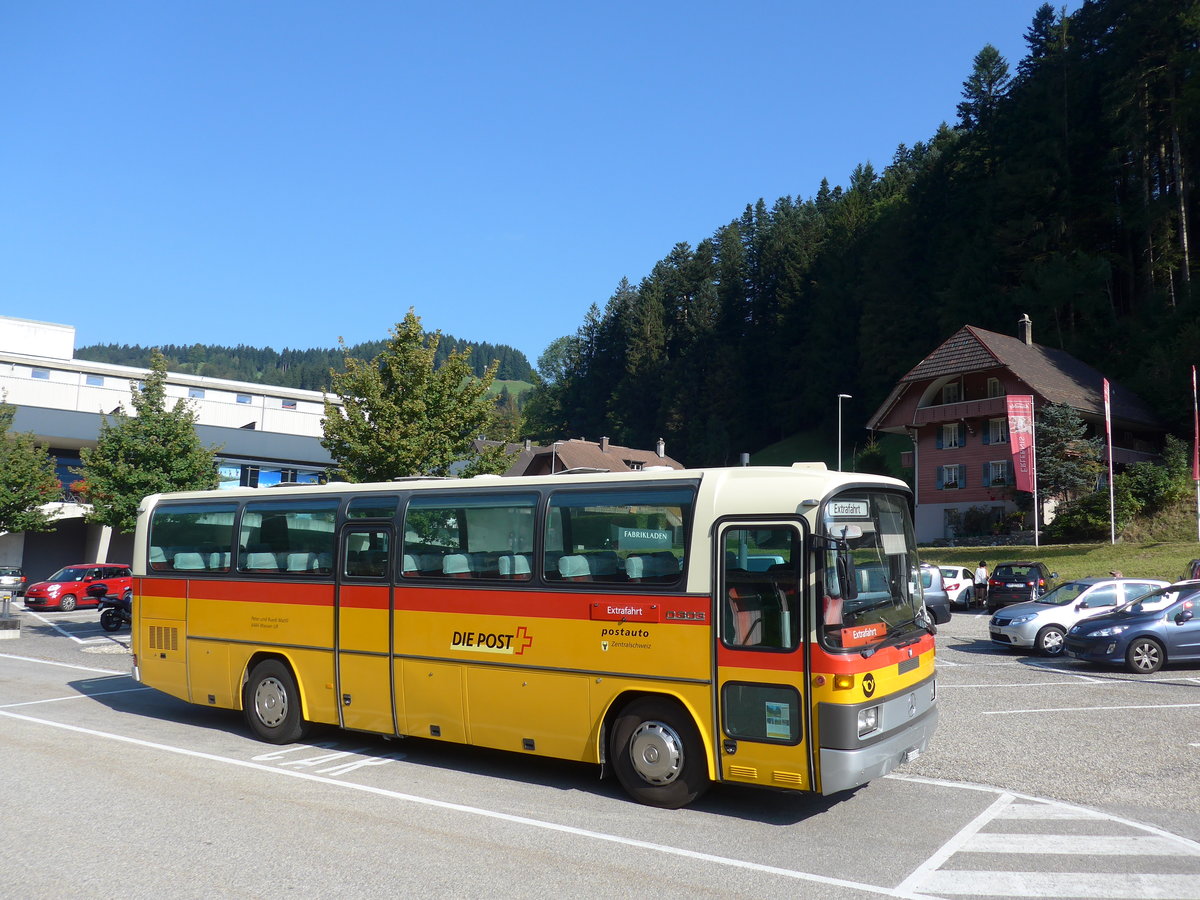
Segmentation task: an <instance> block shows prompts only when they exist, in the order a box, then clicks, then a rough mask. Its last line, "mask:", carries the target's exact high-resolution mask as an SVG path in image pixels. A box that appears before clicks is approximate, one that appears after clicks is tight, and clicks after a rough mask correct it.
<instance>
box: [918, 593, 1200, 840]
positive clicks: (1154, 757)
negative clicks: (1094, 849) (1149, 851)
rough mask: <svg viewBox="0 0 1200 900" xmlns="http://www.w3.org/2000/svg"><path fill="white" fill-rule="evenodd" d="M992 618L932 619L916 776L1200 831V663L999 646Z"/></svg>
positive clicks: (978, 614)
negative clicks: (934, 667) (1138, 668)
mask: <svg viewBox="0 0 1200 900" xmlns="http://www.w3.org/2000/svg"><path fill="white" fill-rule="evenodd" d="M987 621H988V616H987V615H986V614H985V613H983V612H982V611H970V612H962V611H958V610H956V611H955V612H954V615H953V618H952V619H951V621H950V622H948V623H947V624H945V625H941V626H939V629H938V637H937V643H938V668H939V674H938V685H939V701H940V706H941V723H940V725H939V728H938V733H937V734H936V735H935V738H934V744H935V746H934V747H933V748H931V750H930V752H929V753H927V754H925V756H923V757H921V758H920V759H918V760H916V761H914V762H913V763H911V764H910V765H908V766H906V767H905V771H906V772H909V773H912V774H919V775H922V776H926V777H930V778H936V779H946V780H950V781H956V782H973V783H978V784H986V785H993V786H998V787H1004V788H1007V789H1009V790H1012V791H1017V792H1021V793H1025V794H1031V795H1036V796H1040V797H1047V798H1052V799H1057V800H1063V801H1066V802H1071V803H1079V804H1083V805H1086V806H1090V807H1095V808H1099V809H1103V810H1105V811H1107V812H1111V813H1114V814H1117V815H1123V816H1128V817H1130V818H1133V819H1136V820H1137V821H1142V822H1147V823H1150V824H1155V825H1158V826H1159V827H1163V828H1167V829H1169V830H1171V831H1174V832H1175V833H1177V834H1181V835H1184V836H1187V837H1190V838H1192V839H1194V840H1195V839H1200V823H1198V822H1197V817H1196V814H1195V813H1196V810H1197V809H1200V779H1197V778H1196V776H1195V773H1196V772H1197V771H1200V727H1198V726H1200V666H1196V665H1194V664H1186V665H1178V664H1171V663H1168V664H1167V665H1166V666H1165V667H1164V668H1163V669H1162V670H1161V671H1159V672H1157V673H1155V674H1153V675H1135V674H1132V673H1130V672H1127V671H1124V670H1120V669H1115V668H1103V667H1099V666H1094V665H1091V664H1088V663H1083V662H1079V661H1077V660H1072V659H1069V658H1056V659H1046V658H1042V657H1038V656H1032V655H1028V654H1026V653H1024V652H1021V651H1017V650H1012V649H1009V648H1005V647H1001V646H998V645H995V644H993V643H992V642H991V640H990V638H989V637H988V628H987Z"/></svg>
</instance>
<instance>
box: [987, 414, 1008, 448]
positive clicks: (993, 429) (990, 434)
mask: <svg viewBox="0 0 1200 900" xmlns="http://www.w3.org/2000/svg"><path fill="white" fill-rule="evenodd" d="M987 442H988V443H989V444H1007V443H1008V419H988V430H987Z"/></svg>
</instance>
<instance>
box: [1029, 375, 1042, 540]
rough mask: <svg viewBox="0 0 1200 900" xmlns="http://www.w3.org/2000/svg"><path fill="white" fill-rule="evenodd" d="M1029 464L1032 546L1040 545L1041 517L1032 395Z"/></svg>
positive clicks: (1031, 398) (1035, 422)
mask: <svg viewBox="0 0 1200 900" xmlns="http://www.w3.org/2000/svg"><path fill="white" fill-rule="evenodd" d="M1029 437H1030V444H1029V466H1030V468H1031V469H1032V470H1033V546H1035V547H1040V546H1041V543H1040V539H1039V537H1038V535H1039V533H1040V532H1039V530H1038V520H1039V519H1040V518H1041V515H1039V513H1040V512H1041V510H1040V507H1041V504H1040V503H1039V502H1038V485H1037V417H1036V416H1035V415H1034V410H1033V397H1032V396H1031V397H1030V398H1029Z"/></svg>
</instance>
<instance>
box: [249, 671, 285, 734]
mask: <svg viewBox="0 0 1200 900" xmlns="http://www.w3.org/2000/svg"><path fill="white" fill-rule="evenodd" d="M254 712H255V714H256V715H257V716H258V720H259V721H260V722H262V723H263V724H264V725H266V726H267V727H268V728H275V727H276V726H278V725H279V724H280V723H281V722H282V721H283V720H284V719H286V718H287V713H288V699H287V691H285V690H284V689H283V684H282V683H281V682H280V681H279V679H278V678H264V679H263V680H262V681H260V682H259V683H258V687H256V688H255V689H254Z"/></svg>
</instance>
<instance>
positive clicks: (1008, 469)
mask: <svg viewBox="0 0 1200 900" xmlns="http://www.w3.org/2000/svg"><path fill="white" fill-rule="evenodd" d="M1004 483H1005V484H1015V483H1016V482H1015V481H1014V480H1013V464H1012V460H1011V459H1006V460H1005V461H1004Z"/></svg>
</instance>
